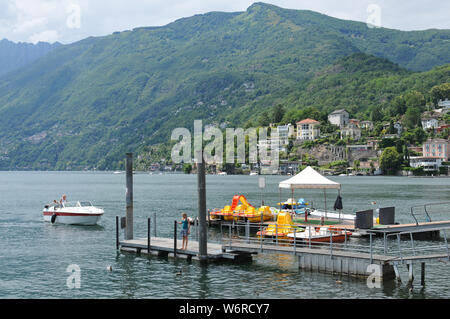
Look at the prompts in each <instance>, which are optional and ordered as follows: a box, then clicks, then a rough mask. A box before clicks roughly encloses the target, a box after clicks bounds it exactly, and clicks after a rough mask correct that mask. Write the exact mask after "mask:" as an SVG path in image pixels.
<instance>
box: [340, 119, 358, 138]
mask: <svg viewBox="0 0 450 319" xmlns="http://www.w3.org/2000/svg"><path fill="white" fill-rule="evenodd" d="M358 126H359V121H357V120H350V121H349V123H348V125H347V126H345V127H344V128H341V140H343V139H344V138H347V137H348V138H351V139H353V140H355V141H358V140H359V139H360V138H361V129H360V128H359V127H358Z"/></svg>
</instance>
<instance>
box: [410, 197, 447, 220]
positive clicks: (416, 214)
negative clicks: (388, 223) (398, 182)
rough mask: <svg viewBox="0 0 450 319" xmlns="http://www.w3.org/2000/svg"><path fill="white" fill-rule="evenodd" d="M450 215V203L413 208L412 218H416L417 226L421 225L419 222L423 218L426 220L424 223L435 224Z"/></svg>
mask: <svg viewBox="0 0 450 319" xmlns="http://www.w3.org/2000/svg"><path fill="white" fill-rule="evenodd" d="M449 215H450V202H441V203H429V204H425V205H416V206H412V207H411V216H412V217H413V218H414V221H415V222H416V225H419V222H420V221H419V220H422V218H424V219H425V220H424V222H433V221H438V220H439V219H441V218H442V217H444V216H446V217H448V216H449ZM432 216H433V218H432Z"/></svg>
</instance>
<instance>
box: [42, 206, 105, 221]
mask: <svg viewBox="0 0 450 319" xmlns="http://www.w3.org/2000/svg"><path fill="white" fill-rule="evenodd" d="M103 214H104V210H103V209H101V208H98V207H95V206H94V205H92V203H91V202H87V201H84V202H81V201H77V202H69V203H65V204H62V205H59V204H52V205H46V206H45V208H44V210H43V215H44V221H46V222H50V223H52V224H67V225H85V226H91V225H96V224H97V223H98V222H99V221H100V218H101V217H102V216H103Z"/></svg>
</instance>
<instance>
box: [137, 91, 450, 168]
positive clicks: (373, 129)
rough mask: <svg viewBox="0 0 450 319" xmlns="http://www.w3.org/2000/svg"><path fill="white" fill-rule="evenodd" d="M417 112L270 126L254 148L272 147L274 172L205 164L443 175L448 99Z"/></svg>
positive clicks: (338, 115) (447, 155)
mask: <svg viewBox="0 0 450 319" xmlns="http://www.w3.org/2000/svg"><path fill="white" fill-rule="evenodd" d="M422 109H424V110H426V111H423V112H419V113H418V114H414V115H411V114H408V112H404V114H402V115H398V116H394V117H392V118H391V120H390V121H386V120H385V119H386V118H384V120H380V119H378V120H377V119H376V116H374V115H373V114H372V117H373V118H374V119H373V120H363V119H356V118H352V117H351V114H350V113H349V112H347V110H345V109H339V110H336V111H333V112H331V113H330V114H328V115H327V119H326V121H324V120H322V121H320V120H319V119H316V118H311V117H307V118H305V119H302V120H300V121H294V122H293V123H287V124H286V123H270V124H269V125H268V126H267V127H266V128H267V129H268V131H269V132H271V134H270V137H269V138H268V139H267V140H264V139H263V140H259V141H258V148H259V149H262V148H265V149H266V151H267V152H269V153H270V151H271V145H277V147H278V148H279V167H278V169H276V170H273V167H272V166H271V164H272V163H270V162H267V161H263V160H262V161H258V163H256V164H252V163H246V164H242V163H236V164H235V165H232V164H223V165H222V164H217V165H215V164H212V165H211V164H210V165H208V167H207V171H208V173H209V174H223V175H225V174H230V175H231V174H253V175H256V174H269V175H270V174H282V175H294V174H296V173H297V172H299V171H301V170H302V169H304V168H305V167H306V166H313V167H315V168H316V169H318V170H319V171H320V172H321V173H322V174H324V175H350V176H351V175H404V176H425V175H428V176H440V175H441V176H442V175H445V176H447V175H449V166H450V163H449V161H450V140H449V137H450V100H449V99H448V98H446V99H440V100H439V101H437V103H436V104H435V105H432V106H430V104H428V105H427V106H424V107H422ZM315 112H318V111H317V110H315V109H314V111H313V112H310V114H314V113H315ZM307 113H308V112H306V114H307ZM410 113H412V112H410ZM416 113H417V112H416ZM259 128H262V127H261V126H260V127H259ZM139 160H141V158H138V163H139ZM145 170H149V171H151V172H184V173H188V174H189V173H195V165H192V164H178V165H175V164H172V163H171V161H170V160H168V159H166V158H161V160H160V161H158V162H152V163H147V165H146V167H145Z"/></svg>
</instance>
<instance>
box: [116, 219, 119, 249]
mask: <svg viewBox="0 0 450 319" xmlns="http://www.w3.org/2000/svg"><path fill="white" fill-rule="evenodd" d="M116 249H117V250H119V216H116Z"/></svg>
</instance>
